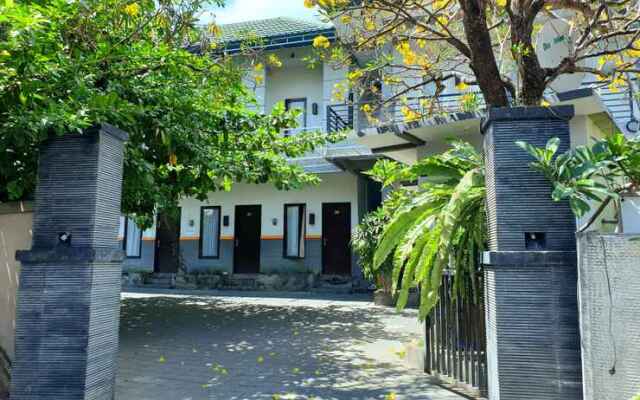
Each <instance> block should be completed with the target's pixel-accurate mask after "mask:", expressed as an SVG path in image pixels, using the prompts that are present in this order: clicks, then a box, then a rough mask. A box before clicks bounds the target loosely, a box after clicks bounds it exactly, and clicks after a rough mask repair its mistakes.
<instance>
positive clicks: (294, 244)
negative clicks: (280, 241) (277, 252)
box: [284, 204, 307, 258]
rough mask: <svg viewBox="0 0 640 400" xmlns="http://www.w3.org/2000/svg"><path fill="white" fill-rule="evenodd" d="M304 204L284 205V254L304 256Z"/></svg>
mask: <svg viewBox="0 0 640 400" xmlns="http://www.w3.org/2000/svg"><path fill="white" fill-rule="evenodd" d="M305 209H306V207H305V205H304V204H285V206H284V256H285V257H289V258H304V236H305V234H306V230H307V226H306V225H307V221H306V212H305Z"/></svg>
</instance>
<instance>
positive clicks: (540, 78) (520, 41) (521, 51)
mask: <svg viewBox="0 0 640 400" xmlns="http://www.w3.org/2000/svg"><path fill="white" fill-rule="evenodd" d="M538 11H539V10H538V9H527V10H517V11H516V12H513V13H510V20H511V43H512V50H511V53H512V55H513V58H514V60H516V61H517V65H518V73H519V75H520V78H521V79H522V82H521V85H522V87H521V90H520V96H519V97H520V98H519V99H518V100H519V102H520V104H522V105H525V106H538V105H540V102H541V101H542V98H543V95H544V90H545V88H546V82H545V80H546V77H547V73H546V70H545V69H544V68H542V67H541V66H540V62H539V60H538V56H537V55H536V52H535V49H534V48H533V44H532V41H531V36H532V35H533V21H534V19H535V16H536V15H537V14H538Z"/></svg>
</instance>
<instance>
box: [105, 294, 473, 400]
mask: <svg viewBox="0 0 640 400" xmlns="http://www.w3.org/2000/svg"><path fill="white" fill-rule="evenodd" d="M176 293H177V292H175V291H162V290H154V291H153V293H141V292H135V293H130V292H128V293H123V296H122V297H123V302H122V309H121V325H120V353H119V372H118V377H117V380H116V386H117V399H118V400H210V399H220V400H245V399H246V400H278V399H280V400H285V399H296V400H311V399H316V400H352V399H353V400H384V399H391V400H393V399H395V400H460V399H462V397H460V396H458V395H456V394H453V393H451V392H449V391H447V390H445V389H443V388H441V387H439V386H437V385H435V384H433V383H432V381H431V380H430V378H429V376H428V375H426V374H424V373H423V372H422V370H421V365H420V360H419V359H420V358H421V357H420V356H419V352H420V351H422V350H421V349H423V347H424V340H423V334H422V332H423V331H422V329H423V328H422V326H421V325H420V324H419V323H418V322H417V317H416V312H415V311H414V310H407V311H404V312H402V313H398V312H397V311H395V310H394V309H391V308H384V307H378V306H375V305H373V304H372V303H371V302H370V301H369V297H368V296H363V295H351V296H349V295H328V294H308V293H271V294H268V295H267V296H266V297H265V296H264V295H265V294H264V293H259V294H257V293H246V292H241V293H234V292H213V291H212V292H181V294H176Z"/></svg>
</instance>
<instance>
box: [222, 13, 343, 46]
mask: <svg viewBox="0 0 640 400" xmlns="http://www.w3.org/2000/svg"><path fill="white" fill-rule="evenodd" d="M327 29H332V27H331V26H330V25H326V24H322V23H320V22H309V21H303V20H299V19H294V18H286V17H278V18H269V19H262V20H256V21H246V22H238V23H234V24H224V25H220V30H221V39H222V41H223V42H235V41H239V40H242V39H245V38H246V37H247V35H248V34H250V35H256V36H258V37H260V38H264V39H269V38H274V37H278V36H289V35H300V34H308V33H313V32H321V31H325V30H327Z"/></svg>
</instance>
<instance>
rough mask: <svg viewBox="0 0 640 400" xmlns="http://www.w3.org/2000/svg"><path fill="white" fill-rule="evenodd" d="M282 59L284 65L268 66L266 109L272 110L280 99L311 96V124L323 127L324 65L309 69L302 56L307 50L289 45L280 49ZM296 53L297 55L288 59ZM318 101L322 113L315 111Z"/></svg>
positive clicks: (308, 111) (308, 108) (308, 113)
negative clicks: (292, 47) (277, 66)
mask: <svg viewBox="0 0 640 400" xmlns="http://www.w3.org/2000/svg"><path fill="white" fill-rule="evenodd" d="M276 54H278V57H279V58H280V59H281V60H282V62H283V66H282V67H280V68H275V67H268V68H267V69H266V79H265V95H264V96H265V111H266V112H270V111H271V110H272V109H273V107H274V106H275V105H276V103H278V102H280V101H284V100H285V99H298V98H306V99H307V127H313V128H322V127H323V124H322V121H323V119H324V107H323V106H322V105H323V97H322V68H321V67H316V68H314V69H309V68H308V67H307V66H306V65H305V63H304V62H303V61H301V60H300V59H299V58H300V57H303V54H304V52H303V51H302V50H299V49H288V51H287V52H276ZM292 54H294V55H295V58H294V59H293V61H292V59H290V58H289V59H287V58H285V57H291V55H292ZM313 103H316V104H318V115H313V113H312V104H313Z"/></svg>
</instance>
